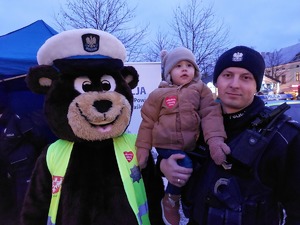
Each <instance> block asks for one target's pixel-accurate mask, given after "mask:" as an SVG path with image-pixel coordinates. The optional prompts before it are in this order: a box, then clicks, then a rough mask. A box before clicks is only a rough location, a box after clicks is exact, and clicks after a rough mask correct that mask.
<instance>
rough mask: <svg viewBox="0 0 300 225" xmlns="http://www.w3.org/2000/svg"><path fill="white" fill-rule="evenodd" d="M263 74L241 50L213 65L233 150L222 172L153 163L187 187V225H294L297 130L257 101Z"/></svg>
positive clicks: (299, 200) (206, 164) (297, 212)
mask: <svg viewBox="0 0 300 225" xmlns="http://www.w3.org/2000/svg"><path fill="white" fill-rule="evenodd" d="M264 70H265V62H264V60H263V58H262V56H261V55H260V54H259V53H258V52H257V51H255V50H253V49H251V48H248V47H246V46H236V47H234V48H231V49H229V50H228V51H226V52H224V53H223V54H222V55H221V56H220V57H219V59H218V60H217V62H216V65H215V69H214V75H213V82H214V84H215V86H216V87H217V88H218V98H219V100H220V104H221V106H222V110H223V118H224V125H225V130H226V133H227V136H228V139H227V143H228V145H229V146H230V149H231V154H229V155H228V157H227V164H226V165H227V166H226V167H225V166H224V167H223V166H219V165H216V164H215V163H213V162H212V160H211V159H210V158H209V155H208V154H206V155H207V156H208V157H207V159H205V160H203V157H202V158H201V157H199V159H200V158H201V159H202V160H199V159H197V157H195V158H194V159H195V162H196V161H197V162H198V168H199V169H197V168H194V169H193V173H192V169H187V168H184V167H180V166H178V165H177V164H176V160H179V159H182V158H183V157H184V156H181V155H179V154H177V155H173V156H171V157H170V158H169V159H162V160H161V162H160V163H159V165H160V170H161V171H162V173H163V174H164V175H165V176H166V178H167V179H169V181H170V180H171V181H172V182H173V184H174V185H177V186H183V185H185V184H186V182H187V181H188V183H187V184H186V185H185V188H184V191H183V209H184V212H185V215H186V216H187V217H188V218H189V223H188V224H190V225H194V224H198V225H208V224H211V225H215V224H219V225H225V224H226V225H227V224H228V225H229V224H230V225H231V224H235V225H275V224H276V225H278V224H286V225H299V224H300V166H299V165H300V126H299V124H298V123H297V122H296V121H294V120H292V119H290V118H289V117H287V116H286V115H284V114H281V112H283V111H284V110H282V109H281V107H280V108H278V109H280V110H279V111H278V109H277V110H275V111H276V114H275V113H274V112H275V111H271V110H270V109H268V108H267V107H265V105H264V102H263V101H262V100H261V99H260V98H259V97H257V96H255V93H256V92H258V91H259V89H260V87H261V84H262V80H263V75H264ZM278 112H280V113H278ZM271 115H272V116H271ZM274 115H276V116H274ZM259 121H263V122H265V124H264V123H258V122H259ZM201 149H203V148H201ZM204 152H205V150H203V151H202V152H201V151H199V155H202V156H203V155H205V153H204ZM200 153H201V154H200ZM229 163H230V164H229ZM194 165H195V163H194ZM190 176H191V177H190ZM171 178H174V179H177V178H180V179H181V181H182V182H181V183H180V184H178V183H177V182H175V181H174V179H173V180H172V179H171ZM203 184H205V185H203Z"/></svg>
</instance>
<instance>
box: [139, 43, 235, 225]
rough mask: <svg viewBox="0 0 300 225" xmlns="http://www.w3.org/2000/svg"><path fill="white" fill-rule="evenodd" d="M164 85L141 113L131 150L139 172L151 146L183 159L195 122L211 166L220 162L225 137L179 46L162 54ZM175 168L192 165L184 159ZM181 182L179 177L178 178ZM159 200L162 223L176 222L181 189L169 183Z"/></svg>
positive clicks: (188, 58) (211, 103)
mask: <svg viewBox="0 0 300 225" xmlns="http://www.w3.org/2000/svg"><path fill="white" fill-rule="evenodd" d="M161 56H162V69H163V76H164V81H162V82H161V83H160V85H159V88H157V89H156V90H154V91H153V92H152V93H150V95H149V97H148V98H147V100H146V101H145V103H144V105H143V107H142V110H141V114H142V122H141V124H140V127H139V131H138V136H137V141H136V147H137V158H138V162H139V166H140V168H144V167H145V166H146V165H145V164H146V162H147V159H148V156H149V152H150V150H151V148H152V147H155V148H156V151H157V153H158V155H159V156H161V157H163V158H168V157H170V156H171V155H172V154H176V153H180V154H182V155H185V156H186V155H187V154H186V152H187V151H192V150H193V149H194V148H195V144H196V141H197V139H198V137H199V130H200V124H201V127H202V130H203V131H204V132H203V138H204V140H205V142H207V143H208V145H209V149H210V153H211V155H212V158H213V159H214V160H215V162H216V164H221V163H223V162H224V160H225V154H228V153H229V152H230V149H229V147H228V146H227V145H226V144H225V143H224V140H225V139H226V133H225V131H224V126H223V119H222V116H221V109H220V106H219V104H217V103H216V102H215V101H214V98H213V95H212V92H211V90H210V89H209V88H208V87H207V86H206V85H205V84H204V83H203V82H202V81H201V80H200V74H199V68H198V66H197V64H196V61H195V56H194V54H193V53H192V52H191V51H190V50H189V49H187V48H184V47H178V48H175V49H173V50H172V51H170V52H169V53H167V52H166V51H165V50H164V51H162V52H161ZM178 164H179V165H182V166H184V167H187V168H191V167H192V161H191V160H190V159H189V158H188V157H187V156H186V157H185V158H184V159H182V160H178ZM176 182H177V183H180V182H181V180H180V178H178V179H177V181H176ZM165 192H166V194H165V196H164V198H163V199H162V209H163V219H164V222H165V224H172V225H176V224H179V222H180V215H179V200H180V197H181V188H179V187H177V186H174V185H173V184H171V183H169V184H168V185H167V187H166V191H165Z"/></svg>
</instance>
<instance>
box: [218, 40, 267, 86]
mask: <svg viewBox="0 0 300 225" xmlns="http://www.w3.org/2000/svg"><path fill="white" fill-rule="evenodd" d="M229 67H240V68H244V69H246V70H248V71H249V72H250V73H252V74H253V76H254V79H255V81H256V90H257V91H259V90H260V87H261V84H262V80H263V76H264V71H265V61H264V59H263V57H262V56H261V54H260V53H259V52H257V51H255V50H254V49H252V48H249V47H246V46H236V47H234V48H231V49H229V50H227V51H226V52H224V53H223V54H222V55H221V56H220V57H219V59H218V60H217V62H216V65H215V69H214V75H213V82H214V84H215V83H216V82H217V79H218V77H219V75H220V74H221V73H222V71H223V70H224V69H226V68H229Z"/></svg>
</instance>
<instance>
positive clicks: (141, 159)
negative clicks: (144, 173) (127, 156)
mask: <svg viewBox="0 0 300 225" xmlns="http://www.w3.org/2000/svg"><path fill="white" fill-rule="evenodd" d="M149 151H150V150H148V149H145V148H138V149H137V153H136V156H137V160H138V163H139V167H140V169H144V168H145V167H146V166H147V161H148V157H149Z"/></svg>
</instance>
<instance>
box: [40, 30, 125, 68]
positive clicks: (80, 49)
mask: <svg viewBox="0 0 300 225" xmlns="http://www.w3.org/2000/svg"><path fill="white" fill-rule="evenodd" d="M87 59H89V60H90V59H92V61H99V62H100V61H106V60H108V61H109V62H112V61H114V60H116V61H118V62H120V63H121V64H122V66H123V64H124V62H125V59H126V49H125V47H124V45H123V44H122V43H121V41H120V40H119V39H117V38H116V37H115V36H113V35H111V34H109V33H107V32H105V31H101V30H97V29H91V28H88V29H74V30H67V31H63V32H61V33H59V34H56V35H54V36H52V37H51V38H49V39H48V40H46V42H45V43H44V44H43V45H42V46H41V48H40V49H39V50H38V53H37V61H38V64H39V65H54V66H56V67H57V65H56V63H55V62H56V61H61V60H67V61H68V60H71V61H72V60H84V61H86V60H87ZM120 63H118V64H119V65H120ZM100 64H101V63H100ZM89 65H91V64H89Z"/></svg>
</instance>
